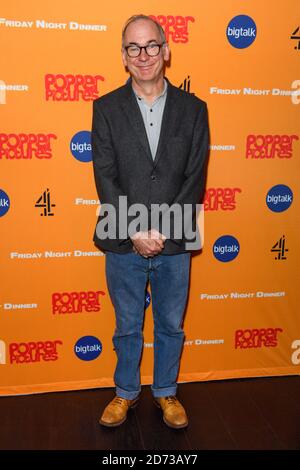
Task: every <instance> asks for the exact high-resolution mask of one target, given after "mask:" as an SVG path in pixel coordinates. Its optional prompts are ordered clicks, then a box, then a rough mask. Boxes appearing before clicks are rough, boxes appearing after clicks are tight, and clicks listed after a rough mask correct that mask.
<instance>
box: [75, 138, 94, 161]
mask: <svg viewBox="0 0 300 470" xmlns="http://www.w3.org/2000/svg"><path fill="white" fill-rule="evenodd" d="M70 150H71V153H72V155H73V157H75V158H76V159H77V160H79V161H80V162H91V161H92V145H91V133H90V131H80V132H77V134H75V135H74V136H73V137H72V139H71V142H70Z"/></svg>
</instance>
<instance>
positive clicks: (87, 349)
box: [74, 336, 102, 361]
mask: <svg viewBox="0 0 300 470" xmlns="http://www.w3.org/2000/svg"><path fill="white" fill-rule="evenodd" d="M101 352H102V344H101V341H100V340H99V339H98V338H96V337H95V336H83V337H82V338H80V339H79V340H78V341H77V343H76V344H75V346H74V353H75V354H76V356H77V357H78V358H79V359H81V360H82V361H94V360H95V359H97V357H99V356H100V354H101Z"/></svg>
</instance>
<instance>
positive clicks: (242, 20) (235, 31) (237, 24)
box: [226, 15, 257, 49]
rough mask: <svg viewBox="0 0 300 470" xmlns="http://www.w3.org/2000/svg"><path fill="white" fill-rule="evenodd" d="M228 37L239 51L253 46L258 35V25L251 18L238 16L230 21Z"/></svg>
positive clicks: (227, 31)
mask: <svg viewBox="0 0 300 470" xmlns="http://www.w3.org/2000/svg"><path fill="white" fill-rule="evenodd" d="M226 35H227V39H228V41H229V43H230V44H231V45H232V46H233V47H236V48H237V49H245V48H246V47H249V46H251V44H252V43H253V42H254V41H255V39H256V35H257V28H256V24H255V22H254V21H253V19H252V18H250V16H247V15H238V16H235V17H234V18H232V20H230V22H229V24H228V26H227V30H226Z"/></svg>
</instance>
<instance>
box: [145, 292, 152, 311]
mask: <svg viewBox="0 0 300 470" xmlns="http://www.w3.org/2000/svg"><path fill="white" fill-rule="evenodd" d="M150 303H151V295H150V293H149V292H148V291H146V296H145V308H148V307H149V305H150Z"/></svg>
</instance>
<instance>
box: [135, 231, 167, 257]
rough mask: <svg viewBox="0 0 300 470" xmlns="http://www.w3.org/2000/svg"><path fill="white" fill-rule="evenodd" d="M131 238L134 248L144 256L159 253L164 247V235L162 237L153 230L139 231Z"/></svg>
mask: <svg viewBox="0 0 300 470" xmlns="http://www.w3.org/2000/svg"><path fill="white" fill-rule="evenodd" d="M157 233H158V232H157ZM131 240H132V243H133V250H134V251H135V252H137V253H139V254H140V255H141V256H143V257H144V258H151V257H152V256H155V255H158V254H159V253H160V252H161V251H162V250H163V248H164V238H163V236H161V237H160V236H158V235H157V234H156V233H153V231H151V230H150V231H149V232H137V233H135V234H134V235H133V236H132V237H131Z"/></svg>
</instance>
